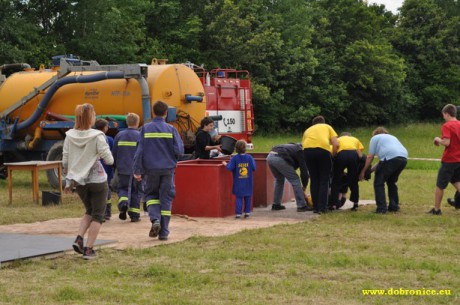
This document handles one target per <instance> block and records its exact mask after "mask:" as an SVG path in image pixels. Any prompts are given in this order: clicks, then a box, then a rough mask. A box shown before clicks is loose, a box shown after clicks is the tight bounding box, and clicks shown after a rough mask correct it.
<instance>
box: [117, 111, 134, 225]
mask: <svg viewBox="0 0 460 305" xmlns="http://www.w3.org/2000/svg"><path fill="white" fill-rule="evenodd" d="M126 124H127V125H128V128H127V129H125V130H123V131H121V132H119V133H118V134H117V135H116V136H115V144H114V146H113V150H112V154H113V158H114V159H115V167H116V169H117V172H118V188H117V194H118V210H119V211H120V214H119V215H118V218H120V219H121V220H126V218H127V217H126V213H128V215H129V217H130V218H131V222H138V221H139V220H140V194H139V188H140V184H139V183H138V182H137V181H135V179H134V178H133V162H134V155H135V153H136V149H137V143H138V142H139V137H140V132H139V131H138V130H137V129H138V128H139V116H138V115H137V114H135V113H128V115H127V116H126Z"/></svg>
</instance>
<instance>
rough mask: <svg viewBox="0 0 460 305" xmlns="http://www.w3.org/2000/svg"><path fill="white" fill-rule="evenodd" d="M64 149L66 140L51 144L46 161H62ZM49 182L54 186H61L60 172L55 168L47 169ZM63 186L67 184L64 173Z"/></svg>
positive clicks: (56, 187)
mask: <svg viewBox="0 0 460 305" xmlns="http://www.w3.org/2000/svg"><path fill="white" fill-rule="evenodd" d="M63 149H64V142H62V141H60V142H56V143H54V144H53V146H51V148H50V150H49V151H48V155H46V161H62V151H63ZM46 176H47V177H48V182H49V184H50V185H51V187H52V188H55V189H58V188H59V180H58V172H57V170H55V169H49V170H47V171H46ZM62 186H63V187H64V186H65V176H64V174H62Z"/></svg>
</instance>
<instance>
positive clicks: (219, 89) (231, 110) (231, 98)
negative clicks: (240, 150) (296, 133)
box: [194, 66, 254, 149]
mask: <svg viewBox="0 0 460 305" xmlns="http://www.w3.org/2000/svg"><path fill="white" fill-rule="evenodd" d="M194 70H195V72H196V73H197V75H198V76H199V77H200V79H201V81H202V83H203V86H204V89H205V94H206V101H207V104H206V111H207V115H208V116H213V117H222V119H221V120H218V121H216V125H217V132H218V133H219V134H220V135H227V136H231V137H233V138H235V139H237V140H239V139H244V140H246V142H247V143H248V149H253V144H252V134H253V131H254V110H253V106H252V91H251V80H250V77H249V72H248V71H246V70H235V69H213V70H211V71H206V70H205V69H203V68H200V67H197V66H194Z"/></svg>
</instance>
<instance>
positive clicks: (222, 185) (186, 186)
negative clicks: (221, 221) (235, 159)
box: [172, 157, 235, 217]
mask: <svg viewBox="0 0 460 305" xmlns="http://www.w3.org/2000/svg"><path fill="white" fill-rule="evenodd" d="M224 160H225V161H227V162H228V160H230V158H229V157H228V158H219V159H211V160H201V159H197V160H190V161H182V162H179V163H177V168H176V174H175V183H176V198H175V199H174V202H173V206H172V213H173V214H182V215H188V216H191V217H226V216H230V215H234V214H235V197H234V196H233V194H232V183H233V182H232V173H231V172H230V171H228V170H227V169H226V168H225V166H224V165H222V161H224Z"/></svg>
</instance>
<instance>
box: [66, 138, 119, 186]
mask: <svg viewBox="0 0 460 305" xmlns="http://www.w3.org/2000/svg"><path fill="white" fill-rule="evenodd" d="M99 159H103V160H104V162H105V163H106V164H108V165H111V164H113V156H112V153H111V152H110V148H109V145H108V144H107V141H106V138H105V134H104V133H103V132H102V131H100V130H96V129H87V130H77V129H70V130H69V131H67V132H66V138H65V140H64V149H63V152H62V164H63V166H64V169H67V176H66V179H67V180H74V181H75V182H77V183H78V184H80V185H85V184H87V183H101V182H104V181H107V175H106V174H105V171H104V168H103V167H102V164H101V162H99ZM101 170H102V171H101Z"/></svg>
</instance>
